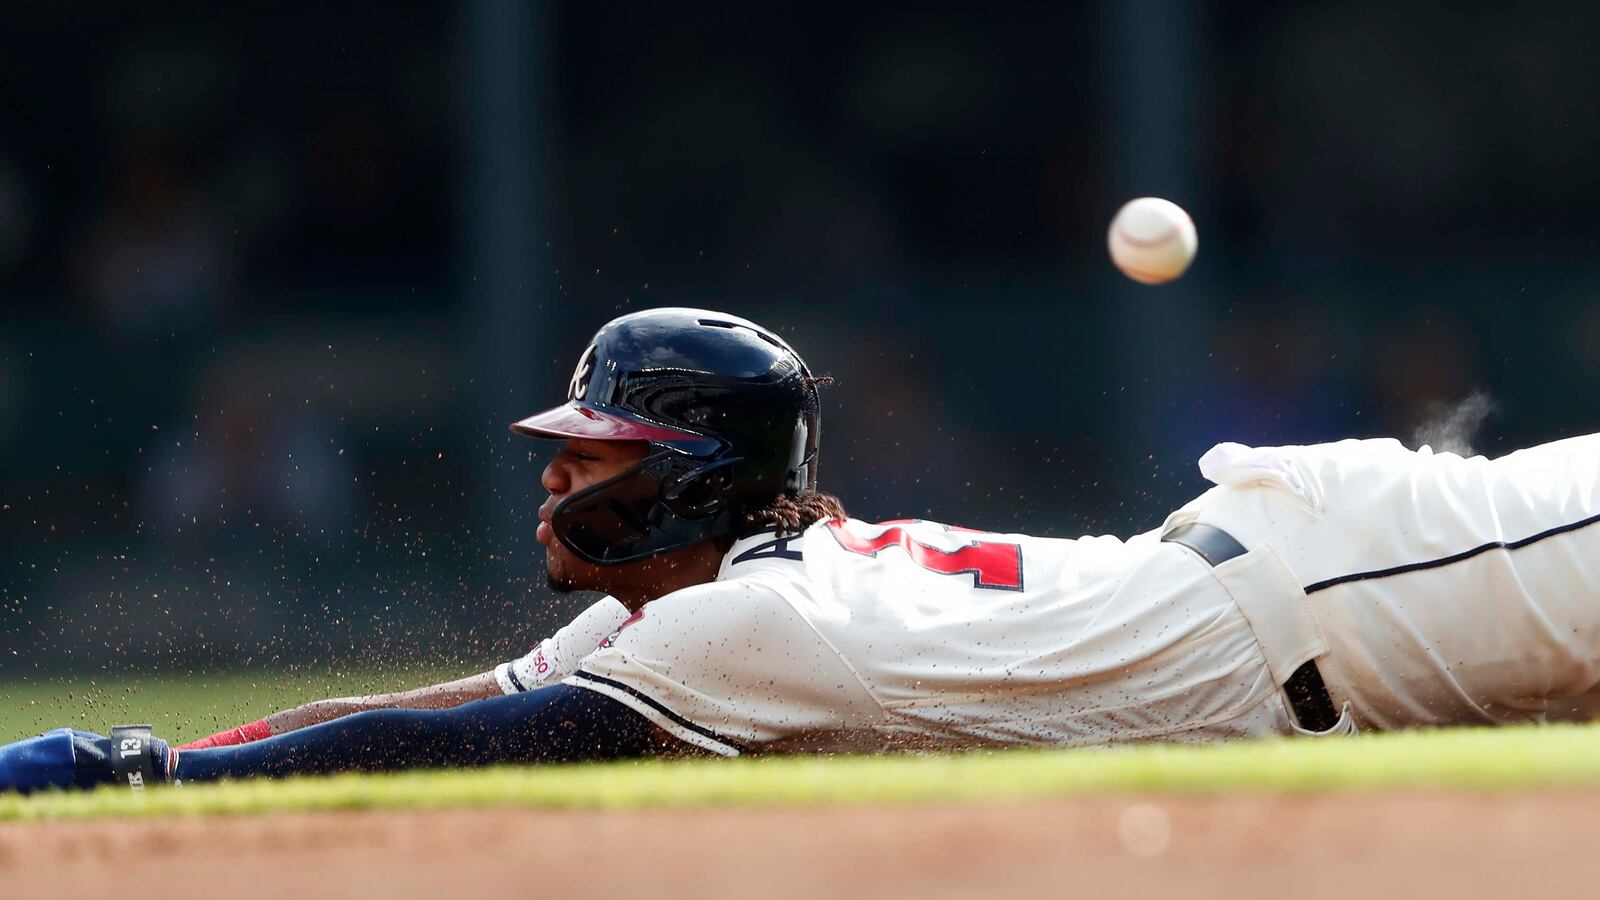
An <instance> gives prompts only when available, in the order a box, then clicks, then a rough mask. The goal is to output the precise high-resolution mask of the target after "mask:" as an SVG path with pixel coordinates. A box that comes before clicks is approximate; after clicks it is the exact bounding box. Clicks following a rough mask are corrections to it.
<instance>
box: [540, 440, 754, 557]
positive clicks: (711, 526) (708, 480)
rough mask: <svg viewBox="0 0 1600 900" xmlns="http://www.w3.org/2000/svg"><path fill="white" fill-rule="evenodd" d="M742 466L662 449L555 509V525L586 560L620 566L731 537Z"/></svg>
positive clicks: (565, 543) (567, 544)
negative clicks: (737, 470) (735, 473)
mask: <svg viewBox="0 0 1600 900" xmlns="http://www.w3.org/2000/svg"><path fill="white" fill-rule="evenodd" d="M735 462H737V460H733V459H724V460H717V461H709V462H708V461H706V460H697V459H694V458H693V457H689V456H684V455H682V454H680V453H678V452H676V451H674V450H671V449H667V448H660V449H657V450H655V452H653V453H651V454H650V455H648V456H646V457H645V458H644V459H642V460H640V461H639V462H637V463H635V464H634V465H632V466H630V467H629V468H628V470H627V471H625V472H623V473H621V474H620V475H616V476H613V477H611V478H608V479H606V480H605V481H602V482H600V483H599V484H594V485H590V486H589V487H587V488H584V489H583V490H581V491H578V492H576V493H574V494H573V495H572V496H570V497H567V498H566V499H564V500H562V501H561V502H560V503H559V504H557V505H556V508H555V510H554V511H553V512H552V513H551V515H550V527H551V529H552V530H553V531H554V532H555V535H556V539H557V540H559V541H561V544H562V546H564V547H566V548H567V549H568V550H571V551H572V552H573V554H574V555H576V556H577V557H578V558H579V559H581V560H583V561H584V562H587V563H591V564H593V565H597V566H617V565H622V564H624V563H630V562H636V561H638V560H641V559H647V558H649V557H652V556H655V555H656V554H658V553H666V552H667V551H670V550H677V549H681V548H683V547H690V546H693V545H695V544H700V543H704V542H705V541H708V540H714V539H716V538H717V537H720V536H722V535H723V534H726V533H728V532H729V529H730V528H731V526H732V525H733V516H734V509H733V504H732V503H731V502H730V499H731V498H730V497H729V496H728V492H727V487H728V486H729V485H731V484H732V479H731V478H730V477H728V476H729V475H730V474H731V469H732V466H733V464H734V463H735Z"/></svg>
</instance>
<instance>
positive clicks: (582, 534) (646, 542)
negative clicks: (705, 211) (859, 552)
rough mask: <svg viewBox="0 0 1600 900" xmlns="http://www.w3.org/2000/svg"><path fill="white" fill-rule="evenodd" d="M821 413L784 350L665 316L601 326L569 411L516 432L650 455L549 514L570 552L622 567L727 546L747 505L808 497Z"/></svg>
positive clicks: (707, 316) (719, 323) (700, 321)
mask: <svg viewBox="0 0 1600 900" xmlns="http://www.w3.org/2000/svg"><path fill="white" fill-rule="evenodd" d="M818 406H819V404H818V398H817V391H816V382H815V380H814V379H813V378H812V377H811V373H810V370H808V369H807V368H806V365H805V363H804V361H802V360H801V359H800V357H799V355H798V354H796V353H795V352H794V350H793V349H791V348H790V347H789V345H788V344H786V343H784V342H783V340H782V339H781V338H779V337H777V336H776V335H774V334H772V333H771V332H769V331H767V330H766V329H764V328H761V327H760V326H759V325H755V324H754V323H751V322H747V321H745V320H744V319H739V318H737V317H734V316H729V315H726V314H724V313H716V312H710V311H706V310H697V309H661V310H649V311H646V312H641V313H633V314H631V315H627V316H623V317H621V318H619V319H615V320H613V321H611V322H610V323H608V324H607V325H606V326H605V327H603V328H601V329H600V331H599V333H597V334H596V335H595V337H594V340H593V341H592V342H591V343H590V345H589V347H588V349H586V350H585V351H584V353H583V356H582V357H581V358H580V361H579V363H578V368H577V370H576V371H575V372H574V373H573V376H572V382H571V386H570V388H569V391H568V402H567V403H566V404H564V405H562V406H557V407H554V408H552V409H548V410H545V411H544V412H541V413H538V414H536V415H533V416H529V417H528V418H526V419H523V420H521V421H519V422H517V423H516V424H514V425H512V426H511V428H512V430H513V431H515V432H517V433H519V434H526V435H531V436H534V437H544V438H582V439H587V440H608V441H609V440H626V441H645V442H647V443H648V444H649V445H650V452H649V453H648V454H647V455H646V456H645V458H644V459H643V460H640V461H639V462H638V463H636V464H634V465H633V466H631V467H629V468H628V470H627V471H625V472H622V473H620V474H618V475H615V476H613V477H611V478H609V479H606V480H605V481H603V482H600V483H599V484H594V485H590V486H589V487H587V488H584V489H583V490H581V491H577V492H575V493H573V494H572V495H571V496H568V497H565V498H563V499H562V501H561V502H560V503H559V504H557V505H556V507H555V509H554V510H553V511H552V513H551V517H550V527H551V529H552V530H553V531H554V533H555V536H556V539H557V540H559V541H560V542H561V544H562V546H564V547H566V548H567V549H568V550H570V551H572V552H573V554H575V555H576V556H578V558H580V559H582V560H584V561H585V562H588V563H591V564H594V565H600V566H614V565H622V564H625V563H630V562H636V561H638V560H641V559H647V558H649V557H651V556H655V555H657V554H660V553H666V552H668V551H671V550H677V549H681V548H684V547H689V546H693V545H695V544H701V543H705V542H707V541H712V540H716V539H719V538H722V537H726V536H729V535H732V534H734V533H735V530H736V529H737V527H738V525H739V516H740V514H741V513H742V512H743V510H744V509H746V508H748V507H749V506H751V505H759V504H764V503H768V502H771V501H772V500H773V499H775V498H776V497H777V496H778V495H780V494H789V495H791V496H798V495H799V494H800V493H801V492H802V491H804V490H807V489H808V488H811V487H813V486H814V485H815V483H816V467H817V450H818V438H819V432H820V425H819V409H818Z"/></svg>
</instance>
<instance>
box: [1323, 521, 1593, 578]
mask: <svg viewBox="0 0 1600 900" xmlns="http://www.w3.org/2000/svg"><path fill="white" fill-rule="evenodd" d="M1596 523H1600V515H1593V516H1590V517H1588V518H1587V519H1580V520H1578V521H1576V522H1569V523H1567V524H1566V525H1558V526H1556V527H1555V528H1551V529H1549V530H1548V531H1541V532H1539V533H1538V534H1535V535H1531V536H1529V537H1525V538H1522V539H1521V540H1516V541H1490V542H1489V543H1487V544H1482V545H1479V546H1477V547H1473V548H1472V549H1471V550H1464V551H1462V552H1460V553H1456V554H1452V555H1450V556H1445V557H1441V558H1439V559H1432V560H1428V561H1427V562H1417V563H1407V564H1405V565H1403V566H1393V567H1391V568H1388V569H1374V570H1373V571H1371V572H1356V573H1354V574H1351V575H1340V576H1338V577H1337V578H1329V579H1326V580H1324V581H1319V582H1317V583H1316V584H1312V585H1308V586H1307V587H1306V589H1305V591H1306V593H1307V594H1315V593H1316V592H1317V591H1325V590H1327V589H1328V588H1331V587H1338V586H1339V585H1341V584H1350V583H1352V582H1356V581H1371V580H1373V579H1377V578H1389V577H1391V576H1394V575H1406V574H1409V573H1411V572H1421V571H1424V570H1426V569H1438V568H1443V567H1444V566H1449V565H1454V564H1455V563H1458V562H1465V561H1467V560H1469V559H1472V558H1473V557H1474V556H1479V555H1482V554H1484V553H1488V552H1489V551H1490V550H1507V551H1510V550H1521V549H1522V548H1523V547H1527V546H1531V545H1533V544H1537V543H1539V542H1540V541H1542V540H1545V539H1547V538H1553V537H1556V536H1558V535H1563V534H1566V533H1568V532H1571V531H1577V530H1579V529H1581V528H1587V527H1589V526H1590V525H1594V524H1596Z"/></svg>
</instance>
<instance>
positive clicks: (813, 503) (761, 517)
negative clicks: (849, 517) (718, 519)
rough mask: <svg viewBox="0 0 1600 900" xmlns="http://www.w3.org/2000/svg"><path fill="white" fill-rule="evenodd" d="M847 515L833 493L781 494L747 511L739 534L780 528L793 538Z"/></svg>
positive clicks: (781, 535)
mask: <svg viewBox="0 0 1600 900" xmlns="http://www.w3.org/2000/svg"><path fill="white" fill-rule="evenodd" d="M845 516H846V513H845V511H844V504H843V503H841V502H839V498H838V497H835V496H834V495H832V494H824V493H822V492H821V491H806V492H804V493H802V494H801V495H800V496H798V497H791V496H789V495H788V494H779V495H778V496H777V497H775V498H773V500H772V502H771V503H768V504H766V505H765V506H760V507H756V508H755V509H747V510H745V511H744V515H743V522H742V523H741V527H740V529H739V533H740V534H741V535H747V534H755V533H756V532H758V531H766V530H767V529H769V528H776V529H777V530H778V537H792V536H794V535H797V534H799V533H800V532H802V531H805V530H806V529H807V528H809V527H810V526H812V525H814V524H816V523H817V522H820V521H822V520H824V519H843V518H845Z"/></svg>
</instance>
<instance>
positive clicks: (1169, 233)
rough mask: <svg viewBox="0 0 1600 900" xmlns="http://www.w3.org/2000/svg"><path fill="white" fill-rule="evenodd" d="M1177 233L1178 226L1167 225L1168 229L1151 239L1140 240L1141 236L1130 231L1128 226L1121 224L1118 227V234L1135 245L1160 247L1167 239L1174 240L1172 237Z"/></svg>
mask: <svg viewBox="0 0 1600 900" xmlns="http://www.w3.org/2000/svg"><path fill="white" fill-rule="evenodd" d="M1177 234H1178V226H1176V225H1171V226H1168V227H1167V230H1166V231H1163V232H1161V234H1160V235H1159V236H1158V237H1155V238H1152V239H1150V240H1140V239H1139V238H1136V237H1134V236H1133V235H1131V234H1129V233H1128V226H1126V225H1121V226H1118V227H1117V236H1118V237H1120V238H1122V239H1123V240H1125V241H1127V242H1128V243H1130V244H1132V245H1134V246H1135V247H1159V246H1161V245H1162V244H1165V243H1166V242H1167V241H1170V240H1172V238H1173V237H1175V236H1176V235H1177Z"/></svg>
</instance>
